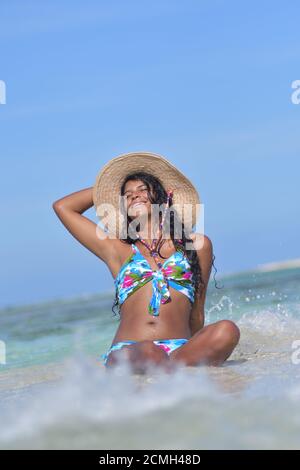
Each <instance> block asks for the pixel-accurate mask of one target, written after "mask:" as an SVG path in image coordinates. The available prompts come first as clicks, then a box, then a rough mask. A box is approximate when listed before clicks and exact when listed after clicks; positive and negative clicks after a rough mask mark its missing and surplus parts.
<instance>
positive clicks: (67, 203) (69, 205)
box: [52, 187, 118, 263]
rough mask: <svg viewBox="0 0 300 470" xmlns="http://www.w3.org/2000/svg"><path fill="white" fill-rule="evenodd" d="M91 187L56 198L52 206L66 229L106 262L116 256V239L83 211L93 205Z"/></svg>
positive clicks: (111, 260)
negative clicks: (109, 235) (110, 236)
mask: <svg viewBox="0 0 300 470" xmlns="http://www.w3.org/2000/svg"><path fill="white" fill-rule="evenodd" d="M92 190H93V188H92V187H91V188H86V189H82V190H81V191H77V192H74V193H71V194H68V195H67V196H64V197H62V198H61V199H58V200H57V201H55V202H54V203H53V204H52V207H53V209H54V211H55V213H56V215H57V217H58V218H59V219H60V221H61V222H62V224H63V225H64V226H65V227H66V229H67V230H68V231H69V232H70V233H71V234H72V235H73V237H74V238H76V240H78V241H79V242H80V243H81V244H82V245H83V246H85V247H86V248H87V249H88V250H90V251H91V252H92V253H94V254H95V255H96V256H98V257H99V258H100V259H101V260H103V261H104V262H106V263H110V262H113V261H114V260H115V259H116V257H117V242H118V240H117V239H111V238H109V237H108V236H107V234H106V233H105V232H104V231H103V230H102V229H101V228H100V227H99V225H97V224H95V223H94V222H93V221H92V220H90V219H88V218H87V217H85V216H84V215H82V214H83V212H85V211H86V210H87V209H89V208H90V207H92V206H93V205H94V202H93V197H92Z"/></svg>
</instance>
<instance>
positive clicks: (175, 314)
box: [53, 152, 240, 373]
mask: <svg viewBox="0 0 300 470" xmlns="http://www.w3.org/2000/svg"><path fill="white" fill-rule="evenodd" d="M188 204H190V206H191V207H192V210H191V211H190V212H187V213H184V212H183V211H181V209H182V208H183V206H184V205H188ZM93 205H94V206H95V207H96V209H97V213H98V215H99V216H100V218H101V220H102V221H104V220H105V221H106V229H105V230H102V229H101V228H100V227H99V226H98V225H96V224H95V223H94V222H92V221H91V220H89V219H88V218H86V217H85V216H83V215H82V214H83V212H84V211H86V210H87V209H89V208H90V207H92V206H93ZM198 205H199V196H198V193H197V191H196V189H195V188H194V186H193V185H192V183H191V182H190V181H189V180H188V179H187V178H186V177H185V176H184V175H183V174H182V173H181V172H180V171H179V170H178V169H177V168H175V167H174V166H173V165H172V164H171V163H170V162H168V161H167V160H166V159H164V158H163V157H162V156H160V155H156V154H152V153H148V152H138V153H130V154H124V155H120V156H119V157H116V158H114V159H112V160H111V161H109V162H108V163H107V164H106V165H105V166H104V167H103V169H102V170H101V172H100V173H99V174H98V176H97V179H96V183H95V185H94V186H93V187H92V188H88V189H84V190H82V191H78V192H75V193H72V194H70V195H68V196H66V197H63V198H62V199H59V200H57V201H56V202H54V204H53V208H54V210H55V212H56V214H57V216H58V217H59V219H60V220H61V222H62V223H63V224H64V225H65V227H66V228H67V229H68V230H69V232H70V233H71V234H72V235H73V236H74V237H75V238H76V239H77V240H78V241H79V242H80V243H82V244H83V245H84V246H85V247H86V248H88V249H89V250H90V251H92V252H93V253H94V254H95V255H96V256H97V257H99V258H100V259H101V260H102V261H104V262H105V264H106V265H107V267H108V268H109V270H110V272H111V274H112V276H113V278H114V283H115V287H116V297H115V304H114V307H115V306H118V307H119V314H120V325H119V327H118V329H117V332H116V334H115V336H114V338H113V341H112V345H111V347H110V348H109V350H108V352H107V353H106V354H105V355H103V356H102V357H103V358H104V364H105V366H106V367H112V366H114V365H116V364H117V363H118V359H119V358H120V357H121V356H120V354H125V355H126V357H127V358H128V360H129V362H130V364H131V366H132V369H133V371H134V372H141V373H143V372H144V371H145V370H146V369H145V368H146V366H147V364H149V363H150V362H151V363H155V364H160V365H161V366H162V367H164V368H165V370H167V371H168V370H173V369H174V366H175V364H176V363H178V362H181V363H182V364H185V365H188V366H196V365H199V364H207V365H215V366H217V365H221V364H222V363H223V362H224V361H225V360H226V359H227V358H228V357H229V356H230V354H231V353H232V351H233V349H234V348H235V346H236V345H237V343H238V341H239V336H240V333H239V329H238V327H237V326H236V325H235V324H234V323H233V322H231V321H229V320H222V321H218V322H216V323H213V324H211V325H207V326H204V303H205V296H206V289H207V284H208V281H209V277H210V273H211V267H212V263H213V247H212V243H211V240H210V239H209V238H208V237H207V236H206V235H204V236H203V237H202V243H199V238H198V237H197V243H196V234H195V233H194V234H193V233H192V232H191V231H190V233H189V230H188V228H187V227H194V225H195V222H196V217H197V208H198ZM154 207H159V208H160V209H162V208H163V210H161V211H158V212H156V217H154V214H155V212H154ZM172 208H175V210H172ZM178 209H179V210H178ZM183 214H184V216H185V218H184V216H183ZM157 215H158V216H157ZM167 216H168V217H167ZM178 227H180V229H182V230H181V231H180V236H179V237H178V236H177V234H178ZM175 235H176V236H175ZM121 351H122V352H121Z"/></svg>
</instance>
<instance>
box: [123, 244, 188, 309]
mask: <svg viewBox="0 0 300 470" xmlns="http://www.w3.org/2000/svg"><path fill="white" fill-rule="evenodd" d="M131 246H132V250H133V253H132V254H131V255H130V256H129V257H128V258H127V260H126V261H125V263H124V264H123V266H122V267H121V269H120V271H119V272H118V274H117V276H116V278H115V280H114V283H115V287H116V294H117V300H118V304H119V307H120V306H121V304H123V302H125V300H126V299H127V297H129V296H130V295H131V294H133V293H134V292H135V291H136V290H137V289H139V288H140V287H142V286H144V285H145V284H146V283H147V282H149V281H151V280H152V297H151V301H150V304H149V305H148V313H149V314H150V315H154V316H157V315H159V309H160V304H161V303H162V304H165V303H167V302H170V301H171V296H170V292H169V289H168V287H169V286H171V287H173V288H174V289H176V290H177V291H179V292H181V293H182V294H184V295H186V296H187V297H188V298H189V300H190V302H191V303H193V302H194V286H193V283H192V271H191V267H190V263H189V260H188V259H187V257H186V255H185V253H184V252H183V251H181V250H180V251H176V252H175V253H173V254H172V255H171V256H170V258H168V259H167V260H165V262H164V263H163V264H162V267H161V268H160V269H158V270H157V271H153V270H152V268H151V266H150V264H149V262H148V261H147V260H146V258H145V257H144V256H143V255H142V254H141V252H140V250H139V249H138V247H137V246H136V245H135V244H134V243H132V244H131Z"/></svg>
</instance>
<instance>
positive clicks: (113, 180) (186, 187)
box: [92, 152, 200, 233]
mask: <svg viewBox="0 0 300 470" xmlns="http://www.w3.org/2000/svg"><path fill="white" fill-rule="evenodd" d="M136 171H145V172H148V173H151V175H153V176H155V177H156V178H158V180H159V181H160V182H161V183H162V185H163V187H164V188H165V190H168V189H171V190H173V198H172V199H173V204H174V205H175V206H176V207H183V206H184V205H185V204H187V205H188V204H190V205H191V206H190V207H191V213H190V215H189V212H188V211H187V212H183V210H180V211H179V213H178V215H179V218H180V219H181V220H182V216H183V214H184V223H185V225H191V226H192V227H194V226H195V224H196V222H197V217H198V214H199V208H200V197H199V194H198V192H197V190H196V188H195V187H194V185H193V184H192V183H191V181H190V180H189V179H188V178H187V177H186V176H184V174H183V173H181V171H179V170H178V169H177V168H176V167H175V166H174V165H172V163H171V162H169V161H168V160H167V159H166V158H164V157H163V156H161V155H159V154H155V153H151V152H132V153H125V154H122V155H119V156H117V157H115V158H113V159H112V160H110V161H109V162H108V163H106V165H104V167H103V168H102V169H101V171H100V172H99V173H98V175H97V177H96V181H95V184H94V186H93V192H92V194H93V202H94V206H95V210H96V213H97V215H98V216H99V213H98V207H99V206H100V205H102V204H111V205H112V206H113V207H114V208H115V210H116V211H118V210H119V196H120V191H121V185H122V183H123V181H124V179H125V178H126V176H127V175H128V174H129V173H133V172H136ZM181 215H182V216H181ZM119 222H120V221H119V220H118V217H117V220H116V230H117V232H116V233H118V229H119Z"/></svg>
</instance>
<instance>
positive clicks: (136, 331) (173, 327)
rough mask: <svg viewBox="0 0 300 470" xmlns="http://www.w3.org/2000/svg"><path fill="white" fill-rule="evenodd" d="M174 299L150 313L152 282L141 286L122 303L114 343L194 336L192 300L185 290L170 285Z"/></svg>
mask: <svg viewBox="0 0 300 470" xmlns="http://www.w3.org/2000/svg"><path fill="white" fill-rule="evenodd" d="M169 292H170V295H171V301H170V302H168V303H167V304H160V311H159V315H158V316H153V315H150V314H149V313H148V305H149V302H150V299H151V296H152V283H151V281H149V282H148V283H147V284H146V285H144V286H143V287H141V288H140V289H138V290H137V291H136V292H134V293H133V294H132V295H131V296H129V297H128V298H127V299H126V300H125V302H124V303H123V305H122V307H121V313H120V317H121V320H120V324H119V327H118V330H117V332H116V334H115V336H114V339H113V341H112V344H114V343H117V342H118V341H144V340H151V341H153V340H158V339H171V338H187V339H189V338H190V337H191V330H190V326H189V318H190V312H191V303H190V301H189V299H188V298H187V297H186V296H185V295H183V294H182V293H180V292H178V291H176V290H175V289H173V288H172V287H169Z"/></svg>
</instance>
